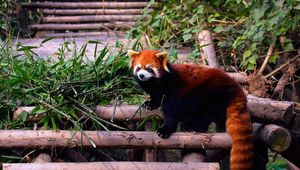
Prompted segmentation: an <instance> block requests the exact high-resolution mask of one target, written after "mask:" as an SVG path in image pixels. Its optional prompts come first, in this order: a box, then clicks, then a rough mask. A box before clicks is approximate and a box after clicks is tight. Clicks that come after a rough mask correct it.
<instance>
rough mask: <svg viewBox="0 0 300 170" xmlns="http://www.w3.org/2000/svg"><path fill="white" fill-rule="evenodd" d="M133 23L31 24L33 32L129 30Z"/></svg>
mask: <svg viewBox="0 0 300 170" xmlns="http://www.w3.org/2000/svg"><path fill="white" fill-rule="evenodd" d="M133 25H134V22H114V23H102V24H91V23H89V24H33V25H30V28H31V29H34V30H101V29H105V28H131V27H132V26H133Z"/></svg>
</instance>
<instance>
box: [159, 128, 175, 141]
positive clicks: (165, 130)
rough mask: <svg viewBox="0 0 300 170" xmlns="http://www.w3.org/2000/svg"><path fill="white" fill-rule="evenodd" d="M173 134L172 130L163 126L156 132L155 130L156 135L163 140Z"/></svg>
mask: <svg viewBox="0 0 300 170" xmlns="http://www.w3.org/2000/svg"><path fill="white" fill-rule="evenodd" d="M173 132H174V130H172V129H170V128H168V127H166V126H164V125H163V126H162V127H160V128H159V129H158V130H156V133H157V135H158V136H159V137H161V138H164V139H166V138H169V137H170V136H171V134H172V133H173Z"/></svg>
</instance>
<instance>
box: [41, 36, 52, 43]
mask: <svg viewBox="0 0 300 170" xmlns="http://www.w3.org/2000/svg"><path fill="white" fill-rule="evenodd" d="M52 39H53V38H52V37H49V38H45V39H44V40H43V41H42V42H41V44H44V43H46V42H48V41H50V40H52Z"/></svg>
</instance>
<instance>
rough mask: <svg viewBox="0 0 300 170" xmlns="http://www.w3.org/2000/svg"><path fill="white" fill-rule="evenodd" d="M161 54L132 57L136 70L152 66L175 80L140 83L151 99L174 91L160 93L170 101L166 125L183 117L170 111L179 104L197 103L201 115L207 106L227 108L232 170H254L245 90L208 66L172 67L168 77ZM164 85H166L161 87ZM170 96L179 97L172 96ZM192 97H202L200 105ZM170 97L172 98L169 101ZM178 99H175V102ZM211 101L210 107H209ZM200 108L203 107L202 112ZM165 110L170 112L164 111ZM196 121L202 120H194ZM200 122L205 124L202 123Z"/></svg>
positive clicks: (183, 65)
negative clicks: (164, 88) (176, 118)
mask: <svg viewBox="0 0 300 170" xmlns="http://www.w3.org/2000/svg"><path fill="white" fill-rule="evenodd" d="M158 52H159V51H151V50H144V51H142V52H140V53H139V54H138V55H136V56H133V57H131V64H132V66H134V65H136V64H141V65H142V67H144V66H145V65H146V64H151V65H152V66H154V67H156V68H158V69H159V72H161V73H162V76H163V77H162V78H165V77H171V78H169V79H167V78H166V81H159V82H155V80H151V81H153V82H150V85H149V84H147V83H146V84H145V82H139V84H140V86H141V87H142V88H144V89H145V90H146V91H147V92H148V93H150V95H151V97H153V96H154V97H156V96H159V95H160V94H156V93H155V91H156V89H159V88H162V87H164V86H168V88H170V89H173V90H174V91H172V90H170V91H168V90H166V91H167V92H164V91H162V92H159V93H166V94H167V98H166V99H165V100H166V102H165V103H166V104H165V106H163V105H162V109H163V112H164V116H165V122H166V123H168V121H170V122H172V121H173V120H172V117H173V116H174V117H175V116H178V115H177V114H182V113H176V110H172V109H170V107H171V108H172V107H175V106H176V102H178V101H180V102H181V103H184V105H187V106H190V105H191V104H190V103H196V104H195V105H191V106H192V107H195V109H198V110H199V112H201V111H207V110H205V109H203V110H201V109H202V108H201V107H203V106H204V107H206V105H209V106H207V108H209V109H210V108H211V109H213V108H214V103H213V102H214V101H215V105H216V106H218V105H219V106H223V105H224V106H225V107H226V108H225V110H224V111H226V113H227V115H226V117H227V120H226V130H227V133H229V134H230V135H231V137H232V149H231V154H230V167H231V168H230V169H231V170H250V169H251V168H252V167H253V160H254V153H253V152H254V149H253V137H252V124H251V120H250V114H249V112H248V111H247V99H246V95H245V94H244V93H243V90H242V89H241V87H240V86H239V84H238V83H237V82H236V81H234V80H233V79H232V78H230V77H229V76H228V75H227V74H226V73H225V72H223V71H221V70H218V69H212V68H209V67H206V66H197V65H193V64H168V66H169V67H170V70H171V73H166V71H165V70H164V69H163V66H162V62H161V61H160V60H159V59H158V58H157V57H156V56H155V54H156V53H158ZM172 76H174V77H172ZM169 81H172V82H169ZM161 82H164V83H162V84H159V83H161ZM151 83H152V84H151ZM152 86H155V87H152ZM162 89H163V88H162ZM203 89H204V90H203ZM170 92H172V93H176V94H170ZM191 94H199V95H200V96H199V97H198V99H199V104H198V105H197V102H198V101H195V100H198V99H197V98H196V99H195V98H193V97H190V95H191ZM208 94H209V95H208ZM168 95H169V96H171V97H169V98H168ZM203 95H208V96H203ZM192 96H193V95H192ZM174 97H175V99H173V98H174ZM214 97H215V98H214ZM178 98H179V99H178ZM181 98H182V99H187V101H181V100H180V99H181ZM205 99H207V100H205ZM172 100H174V101H172ZM207 101H208V103H206V102H207ZM201 102H202V103H203V102H204V103H206V105H201V104H202V103H201ZM199 106H201V107H200V108H198V107H199ZM164 108H165V110H166V111H164ZM195 109H194V110H195ZM170 110H171V111H172V112H173V113H168V112H170ZM177 110H180V109H177ZM184 110H188V108H184ZM192 110H193V109H192ZM175 113H176V114H175ZM199 114H200V113H199ZM201 114H203V113H201ZM204 114H205V115H203V116H205V117H209V114H210V113H204ZM220 114H221V113H220ZM200 116H202V115H200ZM196 118H199V116H198V117H197V116H196V117H195V118H191V119H196ZM174 119H175V118H174ZM182 121H183V120H182ZM199 122H201V121H200V120H199ZM171 129H172V128H171ZM164 130H165V129H164Z"/></svg>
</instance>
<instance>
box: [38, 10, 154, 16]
mask: <svg viewBox="0 0 300 170" xmlns="http://www.w3.org/2000/svg"><path fill="white" fill-rule="evenodd" d="M149 11H152V10H151V9H149ZM42 13H43V14H46V15H141V14H142V9H44V10H43V11H42Z"/></svg>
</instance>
